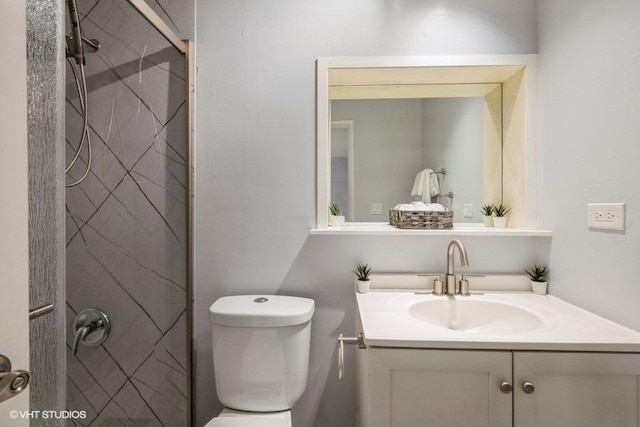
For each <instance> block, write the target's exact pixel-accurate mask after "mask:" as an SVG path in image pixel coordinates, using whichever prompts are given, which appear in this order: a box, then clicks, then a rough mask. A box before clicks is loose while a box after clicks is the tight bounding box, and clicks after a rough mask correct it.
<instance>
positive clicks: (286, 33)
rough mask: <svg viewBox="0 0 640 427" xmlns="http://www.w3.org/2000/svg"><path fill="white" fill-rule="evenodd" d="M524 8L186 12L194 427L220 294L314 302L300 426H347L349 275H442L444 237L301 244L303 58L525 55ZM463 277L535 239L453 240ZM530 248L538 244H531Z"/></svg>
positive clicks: (530, 252) (307, 217)
mask: <svg viewBox="0 0 640 427" xmlns="http://www.w3.org/2000/svg"><path fill="white" fill-rule="evenodd" d="M535 10H536V9H535V2H534V1H533V0H523V1H517V2H513V1H509V0H487V1H484V2H482V4H480V3H478V2H477V1H475V0H460V1H456V2H446V3H444V2H441V1H435V0H419V1H418V0H410V1H404V2H390V1H387V0H373V1H366V2H365V1H350V2H345V1H341V0H322V1H320V0H311V1H304V2H301V1H295V0H283V1H277V2H276V1H265V0H237V1H233V2H230V1H222V0H213V1H207V2H201V3H199V4H198V14H197V28H198V69H199V73H198V91H199V93H198V129H197V134H198V159H197V165H196V168H197V171H198V190H197V197H198V217H197V228H198V232H197V235H196V244H197V247H198V252H197V304H196V321H197V323H196V340H197V348H196V349H197V372H196V376H197V384H196V408H197V419H196V425H197V426H202V425H204V424H205V423H206V422H207V421H208V420H209V419H210V418H211V417H213V416H215V415H216V414H217V413H218V412H219V411H220V409H221V406H220V404H219V403H218V402H217V401H216V397H215V385H214V378H213V361H212V357H211V338H210V334H211V332H210V331H211V328H210V324H209V316H208V311H207V310H208V307H209V305H210V304H211V303H213V301H215V299H216V298H218V297H221V296H223V295H231V294H248V293H280V294H293V295H300V296H307V297H311V298H313V299H315V301H316V304H317V311H316V314H315V317H314V323H313V329H312V344H311V345H312V349H311V365H310V366H311V368H310V373H309V383H308V385H307V390H306V392H305V394H304V396H303V398H302V400H301V401H300V402H299V403H298V405H297V406H296V408H295V409H294V413H293V416H294V423H296V424H295V425H296V426H300V427H303V426H304V427H307V426H308V427H310V426H327V427H328V426H341V427H353V426H354V425H355V382H354V376H353V372H354V366H353V358H352V354H349V358H348V360H347V374H346V378H345V380H344V381H342V382H341V383H339V382H338V381H337V372H336V371H337V369H336V357H335V356H336V351H335V349H336V345H335V344H336V337H337V335H338V333H340V332H342V333H345V334H350V333H353V332H354V329H355V327H354V310H355V307H354V296H353V288H352V273H351V271H352V270H353V268H354V266H355V265H356V263H358V262H368V263H369V264H371V265H372V266H373V268H374V269H375V270H377V271H393V270H397V271H427V270H431V271H443V270H444V268H445V258H446V257H445V251H446V245H447V243H448V240H449V239H447V238H442V237H436V238H422V237H415V236H407V237H390V236H386V237H385V236H310V235H309V229H310V228H312V227H314V226H315V209H316V206H315V184H316V183H315V164H316V155H315V148H316V144H315V126H316V124H315V117H316V115H315V102H316V99H315V60H316V58H317V57H320V56H356V55H431V54H491V53H534V52H535V51H536V34H535V31H536V29H535V18H536V15H535ZM463 240H464V242H465V243H466V244H467V246H468V249H469V254H470V256H471V265H472V269H474V270H475V271H520V269H521V268H522V267H524V266H526V265H527V264H529V263H530V262H532V261H533V260H535V259H536V257H537V256H539V255H538V253H539V252H540V253H542V254H544V253H545V252H546V250H548V247H547V245H548V242H547V241H546V239H530V238H507V239H495V238H494V239H482V238H465V239H463ZM539 242H540V243H539Z"/></svg>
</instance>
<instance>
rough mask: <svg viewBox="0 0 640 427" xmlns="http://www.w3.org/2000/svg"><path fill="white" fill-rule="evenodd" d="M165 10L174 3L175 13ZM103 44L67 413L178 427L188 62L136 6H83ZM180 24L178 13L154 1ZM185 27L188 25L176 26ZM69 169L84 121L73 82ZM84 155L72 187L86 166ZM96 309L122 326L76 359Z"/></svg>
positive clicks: (71, 237) (183, 387)
mask: <svg viewBox="0 0 640 427" xmlns="http://www.w3.org/2000/svg"><path fill="white" fill-rule="evenodd" d="M165 3H166V4H165ZM78 7H79V11H80V13H81V15H82V16H81V19H82V26H83V32H84V34H85V35H86V36H87V37H89V38H96V39H98V40H100V43H101V47H100V50H99V51H98V52H97V53H93V54H89V55H88V58H87V66H86V79H87V88H88V92H89V96H88V98H89V100H88V109H89V129H90V136H91V142H92V164H91V169H90V173H89V175H88V177H87V179H86V180H85V181H84V182H83V183H82V184H80V185H78V186H76V187H72V188H69V189H67V192H66V199H67V201H66V204H67V206H66V211H67V218H66V224H67V323H68V324H67V347H68V353H67V372H68V385H67V390H68V393H67V394H68V396H67V398H68V403H67V405H68V408H69V409H70V410H84V411H86V413H87V417H86V418H85V419H83V420H73V422H72V423H71V424H69V425H78V426H130V425H140V426H175V427H182V426H184V425H186V423H187V421H186V417H187V415H186V414H187V406H188V402H187V394H188V393H187V345H188V342H187V335H186V332H187V326H186V304H187V296H186V274H187V273H186V256H187V254H186V232H187V230H186V212H187V211H186V202H187V162H186V138H185V137H186V117H187V116H186V113H187V111H186V103H185V98H186V96H185V95H186V94H185V79H184V73H185V67H184V58H183V57H182V56H181V55H180V54H179V53H178V52H177V51H176V50H175V49H173V48H172V47H170V46H169V45H168V44H167V42H166V41H165V40H164V39H163V38H162V37H161V36H160V35H159V34H158V33H157V32H156V31H155V30H154V29H153V28H152V27H151V26H150V25H149V24H148V23H147V22H146V21H144V19H143V18H142V17H141V16H140V15H139V14H138V13H137V12H136V11H135V10H133V9H132V8H131V6H130V5H129V4H128V3H127V2H126V1H125V0H109V1H105V0H87V1H83V2H79V4H78ZM154 7H155V8H157V9H158V10H160V11H162V13H165V14H166V13H169V14H170V13H173V9H175V8H174V7H173V6H171V2H164V1H163V2H155V4H154ZM176 22H179V20H178V21H176ZM67 76H68V80H67V103H66V106H65V108H66V135H67V156H66V157H67V162H70V161H71V159H72V158H73V156H74V154H75V149H76V147H77V146H78V143H79V135H80V134H81V130H82V127H83V119H82V115H81V113H80V108H79V105H78V95H77V90H76V89H75V82H74V80H73V75H72V73H71V72H68V73H67ZM86 159H87V156H86V151H83V152H82V154H81V156H80V159H79V160H78V162H77V164H76V166H75V167H74V168H73V169H72V171H71V174H70V176H69V177H67V179H68V180H69V181H70V180H72V179H74V180H75V179H77V178H79V177H80V176H81V175H82V174H83V173H84V168H85V167H86ZM85 308H98V309H100V310H102V311H104V312H105V313H106V314H107V315H108V316H109V318H110V320H111V323H112V332H111V335H110V337H109V339H108V340H107V341H106V342H105V343H104V344H102V345H101V346H98V347H84V346H81V347H80V349H79V350H78V352H77V354H76V355H73V354H72V352H71V346H72V342H73V331H72V322H73V319H74V317H75V316H76V314H77V313H78V312H79V311H81V310H83V309H85Z"/></svg>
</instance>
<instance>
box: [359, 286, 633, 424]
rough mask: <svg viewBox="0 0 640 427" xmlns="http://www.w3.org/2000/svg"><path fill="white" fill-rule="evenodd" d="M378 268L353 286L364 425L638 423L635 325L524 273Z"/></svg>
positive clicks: (362, 421)
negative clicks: (437, 282) (451, 291)
mask: <svg viewBox="0 0 640 427" xmlns="http://www.w3.org/2000/svg"><path fill="white" fill-rule="evenodd" d="M467 280H468V281H469V284H470V289H471V295H469V296H462V295H442V296H436V295H433V294H432V293H431V290H432V289H433V284H434V278H433V276H429V275H425V276H417V275H415V274H413V275H412V274H379V275H374V276H373V277H372V281H371V286H372V291H371V292H369V293H366V294H356V300H357V333H358V334H362V337H361V344H362V346H361V347H362V348H359V349H357V350H356V377H357V389H358V392H357V393H358V397H357V403H358V425H359V426H360V427H409V426H412V427H413V426H438V427H440V426H446V427H454V426H455V427H465V426H469V427H471V426H473V427H482V426H487V427H488V426H491V427H507V426H514V427H534V426H536V427H554V426H558V427H560V426H562V427H572V426H575V427H585V426H586V427H590V426H592V427H627V426H629V427H630V426H636V427H637V426H638V425H640V417H639V409H640V404H639V403H640V333H638V332H636V331H633V330H631V329H627V328H625V327H623V326H620V325H618V324H616V323H613V322H611V321H609V320H606V319H604V318H601V317H599V316H597V315H595V314H593V313H590V312H588V311H586V310H583V309H580V308H578V307H576V306H573V305H571V304H569V303H567V302H564V301H562V300H560V299H558V298H555V297H553V296H550V295H535V294H532V293H531V292H530V291H529V284H528V280H527V278H526V277H523V276H519V275H495V276H492V275H485V276H482V277H469V278H468V279H467Z"/></svg>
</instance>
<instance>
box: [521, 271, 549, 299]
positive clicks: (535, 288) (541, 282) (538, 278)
mask: <svg viewBox="0 0 640 427" xmlns="http://www.w3.org/2000/svg"><path fill="white" fill-rule="evenodd" d="M524 271H525V273H527V274H528V275H529V277H530V278H531V292H533V293H534V294H540V295H545V294H546V293H547V283H548V282H547V277H548V276H549V267H547V266H546V265H537V264H534V265H533V267H531V268H530V269H529V270H527V269H525V270H524Z"/></svg>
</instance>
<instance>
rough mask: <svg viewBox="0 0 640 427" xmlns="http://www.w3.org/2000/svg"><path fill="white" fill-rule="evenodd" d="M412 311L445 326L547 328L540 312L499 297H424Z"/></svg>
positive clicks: (499, 330) (508, 330)
mask: <svg viewBox="0 0 640 427" xmlns="http://www.w3.org/2000/svg"><path fill="white" fill-rule="evenodd" d="M408 312H409V315H410V316H412V317H413V318H415V319H417V320H420V321H422V322H426V323H429V324H431V325H434V326H438V327H441V328H445V329H450V330H455V331H463V332H469V333H478V334H484V335H505V334H521V333H527V332H534V331H538V330H541V329H544V324H545V323H544V321H543V319H542V318H541V317H540V316H538V315H537V314H536V313H533V312H531V311H529V310H526V309H523V308H521V307H517V306H514V305H510V304H505V303H501V302H495V301H481V300H465V299H460V298H456V299H453V298H447V299H439V300H428V301H420V302H416V303H414V304H412V305H411V306H409V310H408Z"/></svg>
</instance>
